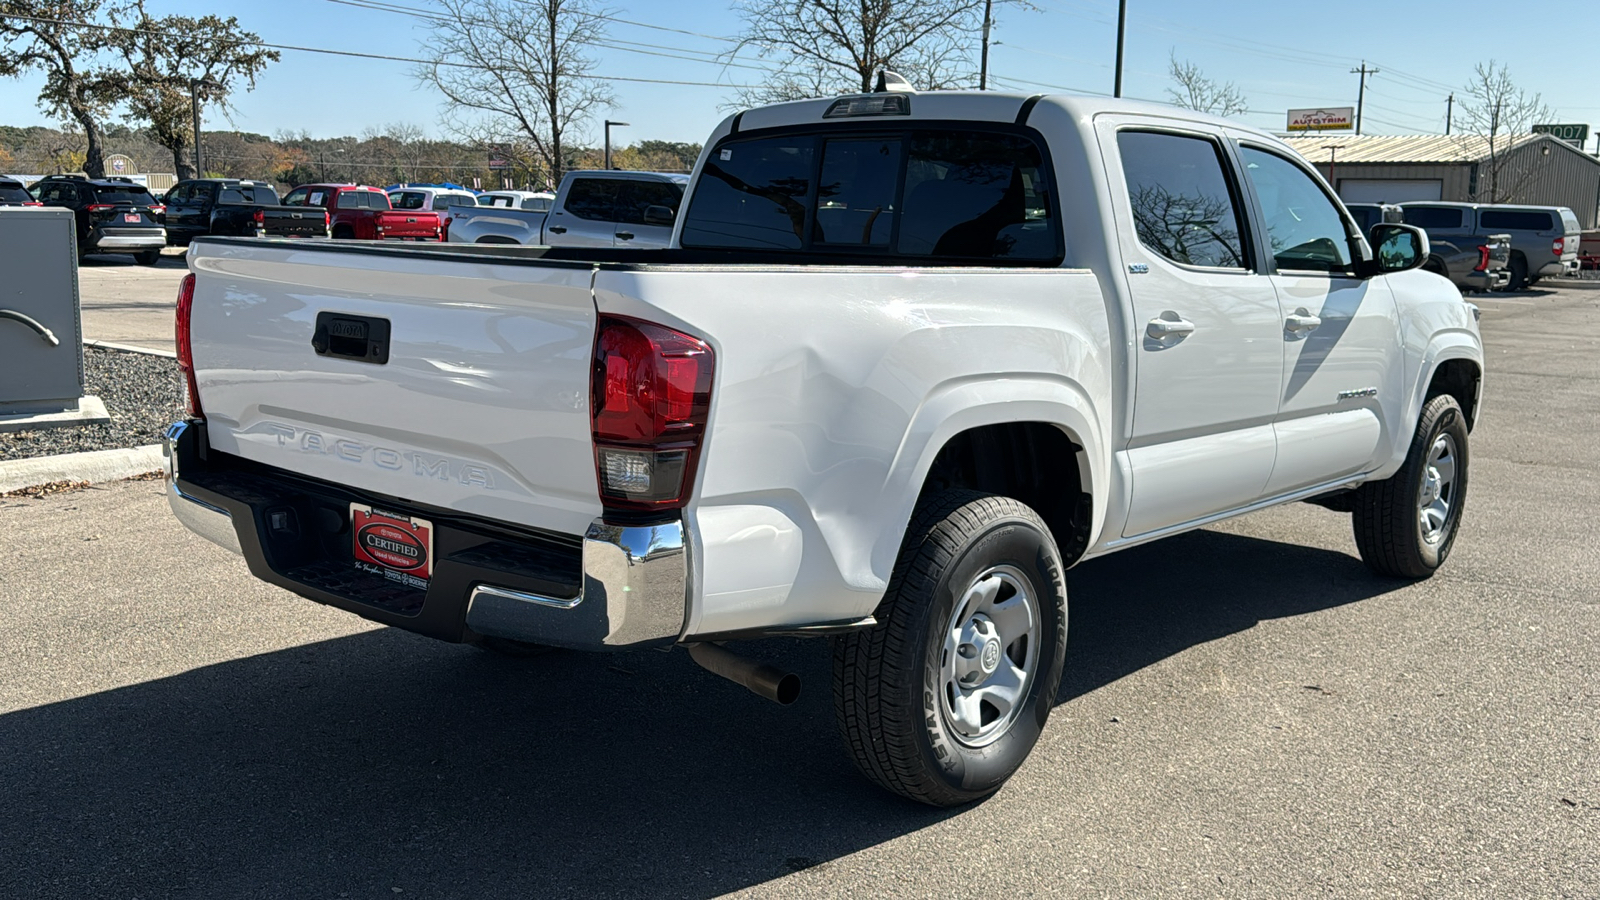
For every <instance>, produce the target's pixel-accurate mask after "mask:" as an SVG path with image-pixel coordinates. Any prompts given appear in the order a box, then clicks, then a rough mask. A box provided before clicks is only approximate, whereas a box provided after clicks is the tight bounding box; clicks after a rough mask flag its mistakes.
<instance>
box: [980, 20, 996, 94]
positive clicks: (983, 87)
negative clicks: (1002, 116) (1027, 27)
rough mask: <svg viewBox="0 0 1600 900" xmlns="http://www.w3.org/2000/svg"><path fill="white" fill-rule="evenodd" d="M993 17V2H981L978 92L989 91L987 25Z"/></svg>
mask: <svg viewBox="0 0 1600 900" xmlns="http://www.w3.org/2000/svg"><path fill="white" fill-rule="evenodd" d="M993 15H994V0H983V53H982V55H981V62H979V63H978V90H980V91H987V90H988V89H989V25H990V24H991V23H990V21H989V20H990V18H991V17H992V16H993Z"/></svg>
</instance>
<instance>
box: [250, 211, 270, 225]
mask: <svg viewBox="0 0 1600 900" xmlns="http://www.w3.org/2000/svg"><path fill="white" fill-rule="evenodd" d="M253 218H255V220H256V224H257V225H265V224H267V211H266V210H264V209H258V210H256V212H255V216H254V217H253Z"/></svg>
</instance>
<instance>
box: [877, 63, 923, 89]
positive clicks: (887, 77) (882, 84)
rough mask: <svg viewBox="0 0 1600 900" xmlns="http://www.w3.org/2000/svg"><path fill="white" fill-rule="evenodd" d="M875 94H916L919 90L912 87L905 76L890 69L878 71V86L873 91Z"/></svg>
mask: <svg viewBox="0 0 1600 900" xmlns="http://www.w3.org/2000/svg"><path fill="white" fill-rule="evenodd" d="M872 92H873V93H874V94H915V93H916V92H917V89H916V88H914V87H912V86H911V82H909V81H907V80H906V79H905V77H904V76H902V75H901V74H900V73H898V72H891V71H889V70H888V69H879V70H878V85H877V87H874V88H873V89H872Z"/></svg>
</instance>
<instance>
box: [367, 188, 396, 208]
mask: <svg viewBox="0 0 1600 900" xmlns="http://www.w3.org/2000/svg"><path fill="white" fill-rule="evenodd" d="M361 193H363V194H365V195H367V196H366V200H367V202H366V207H367V209H378V210H387V209H391V208H392V207H390V206H389V195H388V194H385V193H384V192H383V191H362V192H361Z"/></svg>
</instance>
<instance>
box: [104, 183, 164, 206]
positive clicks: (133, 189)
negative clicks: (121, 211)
mask: <svg viewBox="0 0 1600 900" xmlns="http://www.w3.org/2000/svg"><path fill="white" fill-rule="evenodd" d="M94 202H96V203H118V204H122V203H126V204H128V205H130V206H149V205H150V204H152V203H154V202H155V198H153V197H151V196H150V192H149V191H147V190H145V189H144V188H142V187H139V186H137V185H129V186H128V187H114V188H107V187H97V188H95V189H94Z"/></svg>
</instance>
